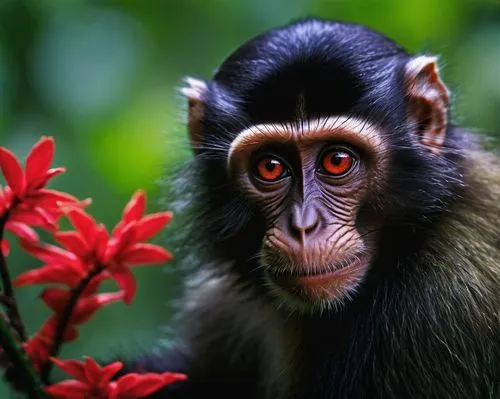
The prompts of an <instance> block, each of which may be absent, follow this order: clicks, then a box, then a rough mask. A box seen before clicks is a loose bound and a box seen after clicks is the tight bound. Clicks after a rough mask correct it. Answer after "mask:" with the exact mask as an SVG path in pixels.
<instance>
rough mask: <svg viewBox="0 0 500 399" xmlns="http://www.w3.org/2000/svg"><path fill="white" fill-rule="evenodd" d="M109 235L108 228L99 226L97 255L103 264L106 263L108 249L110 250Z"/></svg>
mask: <svg viewBox="0 0 500 399" xmlns="http://www.w3.org/2000/svg"><path fill="white" fill-rule="evenodd" d="M108 243H109V234H108V231H107V230H106V226H104V225H103V224H99V225H98V226H97V234H96V242H95V253H96V256H97V259H99V260H100V261H101V262H103V261H104V258H105V255H106V249H107V248H108Z"/></svg>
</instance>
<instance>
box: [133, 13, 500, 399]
mask: <svg viewBox="0 0 500 399" xmlns="http://www.w3.org/2000/svg"><path fill="white" fill-rule="evenodd" d="M411 57H412V56H411V55H409V54H408V53H407V52H406V51H405V50H404V49H403V48H401V47H399V46H398V45H396V44H395V43H393V42H392V41H390V40H389V39H387V38H385V37H383V36H382V35H380V34H379V33H376V32H373V31H371V30H369V29H367V28H365V27H362V26H358V25H351V24H343V23H337V22H328V21H320V20H312V19H310V20H304V21H299V22H297V23H294V24H292V25H289V26H287V27H284V28H280V29H276V30H273V31H270V32H268V33H265V34H263V35H261V36H259V37H257V38H255V39H253V40H251V41H249V42H248V43H246V44H244V45H243V46H242V47H241V48H239V49H238V50H237V51H236V52H235V53H233V54H232V55H231V56H230V57H229V58H228V59H227V60H226V62H224V64H223V65H222V66H221V67H220V69H219V70H218V71H217V72H216V74H215V76H214V78H213V80H211V81H209V82H207V85H208V90H207V92H206V93H205V94H204V97H203V104H204V113H203V120H202V124H203V125H202V126H203V141H202V142H201V145H200V148H198V149H197V150H196V157H195V159H194V161H193V163H192V164H191V167H194V168H195V170H196V174H197V175H198V176H199V179H198V180H197V181H195V182H193V184H195V185H196V189H197V190H198V194H199V195H198V196H197V198H198V201H199V203H198V205H199V208H200V209H202V210H203V214H202V215H196V220H195V222H194V228H193V234H194V236H193V237H197V239H200V240H201V245H202V246H203V247H204V249H205V252H207V253H208V254H207V255H206V257H207V259H206V260H205V261H204V262H203V263H202V264H199V265H196V266H197V270H196V271H194V272H193V273H194V275H195V276H194V277H193V278H192V279H191V280H190V284H189V285H188V286H187V289H186V294H185V297H184V299H183V300H182V302H183V303H184V310H183V311H182V313H181V317H180V320H179V331H178V336H179V342H178V344H177V346H176V347H175V349H171V350H169V351H166V353H162V354H161V355H154V356H153V355H151V356H144V357H143V358H140V359H138V360H136V361H135V362H133V363H130V364H129V366H128V367H129V368H128V370H130V369H133V368H137V369H141V370H154V371H160V370H161V371H165V370H171V371H180V372H185V373H187V374H188V376H189V380H188V381H187V382H182V383H176V384H174V385H173V386H171V387H170V388H168V389H166V390H164V391H162V392H160V393H158V394H156V395H153V396H152V397H154V398H193V399H196V398H207V397H210V396H214V397H219V398H221V397H222V398H226V397H227V398H248V399H256V398H277V399H281V398H301V399H302V398H317V399H326V398H328V399H330V398H332V399H355V398H381V399H382V398H383V399H389V398H425V399H431V398H432V399H434V398H435V399H446V398H450V399H451V398H453V399H456V398H499V397H500V388H499V384H500V320H499V314H498V313H499V308H500V297H499V295H500V294H499V292H500V163H499V160H498V157H496V156H494V155H492V154H488V153H486V152H485V151H483V150H481V148H480V144H479V143H478V140H476V139H475V138H474V137H473V135H471V134H469V133H467V132H464V131H462V130H461V129H459V128H457V127H455V126H453V125H452V124H451V123H450V124H449V125H448V129H447V135H446V140H445V143H444V145H443V147H442V151H441V154H440V155H439V156H435V155H434V154H431V153H429V151H427V150H426V149H425V148H423V147H422V146H419V145H418V140H417V139H416V138H415V134H414V130H415V126H411V125H410V123H409V122H408V120H407V115H406V109H407V96H406V91H405V88H404V81H403V80H404V75H403V70H404V66H405V65H406V63H407V62H408V61H409V60H410V59H411ZM300 95H302V96H303V98H304V99H305V100H302V104H301V106H300V107H298V106H297V103H298V101H299V96H300ZM340 114H344V115H352V116H355V117H358V118H362V119H365V120H368V121H372V122H373V123H376V124H377V125H378V126H381V127H382V129H383V131H384V132H386V133H385V134H386V136H384V137H385V139H386V140H388V141H389V142H390V151H389V154H388V157H389V159H390V165H391V166H390V168H389V176H388V183H387V189H386V192H385V193H384V195H383V196H381V197H380V198H376V199H372V201H371V202H370V203H367V204H365V207H366V208H376V209H377V212H383V214H384V220H385V226H384V228H383V231H382V234H381V236H380V240H379V242H378V245H377V248H378V253H377V258H376V259H375V261H374V262H373V264H372V265H371V267H370V270H369V272H368V276H367V278H366V279H365V281H364V282H363V284H362V286H361V288H360V289H359V292H358V293H357V295H355V296H354V298H353V299H352V300H351V301H348V302H346V303H345V304H344V306H342V307H341V308H340V309H339V310H338V311H335V312H324V313H322V314H317V313H316V314H315V313H311V314H310V315H304V314H303V313H295V312H291V311H290V309H287V308H286V307H280V306H278V305H279V304H278V303H277V302H276V299H275V298H274V297H271V296H270V295H269V294H268V292H267V290H266V288H265V287H264V286H263V285H262V284H261V276H260V273H261V269H260V268H259V267H258V265H257V261H258V259H257V256H256V255H257V253H258V251H259V248H260V245H261V242H260V241H261V238H262V234H263V229H264V226H263V220H262V218H261V217H260V216H259V213H258V211H257V210H256V209H254V208H253V206H252V204H251V203H250V202H249V201H248V200H246V198H244V197H243V196H242V194H241V193H239V192H238V191H237V190H236V189H235V187H234V185H233V184H232V183H231V182H230V181H229V178H228V175H227V171H226V156H227V150H228V147H229V144H230V142H231V140H232V139H234V137H235V136H236V134H237V133H238V132H239V131H241V130H242V129H244V128H246V127H248V126H250V125H255V124H258V123H274V122H276V123H278V122H285V121H288V122H289V123H290V122H291V121H292V122H293V123H298V124H300V123H301V121H302V120H304V119H308V118H315V117H320V116H331V115H340ZM368 213H369V212H368ZM360 217H364V216H363V212H361V214H360Z"/></svg>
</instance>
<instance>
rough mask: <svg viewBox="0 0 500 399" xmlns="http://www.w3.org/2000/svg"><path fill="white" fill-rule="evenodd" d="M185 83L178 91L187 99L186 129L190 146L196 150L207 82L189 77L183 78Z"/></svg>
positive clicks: (201, 130) (200, 137) (201, 132)
mask: <svg viewBox="0 0 500 399" xmlns="http://www.w3.org/2000/svg"><path fill="white" fill-rule="evenodd" d="M185 83H186V86H185V87H183V88H181V90H180V91H181V93H182V94H183V95H184V96H185V97H186V98H187V100H188V130H189V136H190V139H191V146H192V147H193V149H194V150H196V149H197V148H199V145H200V143H201V139H202V138H203V113H204V105H203V104H204V103H203V100H204V98H203V97H204V95H205V93H206V91H207V84H206V83H205V82H204V81H202V80H199V79H195V78H190V77H188V78H186V79H185Z"/></svg>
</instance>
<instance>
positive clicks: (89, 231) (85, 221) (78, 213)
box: [68, 208, 97, 248]
mask: <svg viewBox="0 0 500 399" xmlns="http://www.w3.org/2000/svg"><path fill="white" fill-rule="evenodd" d="M68 218H69V220H70V221H71V224H72V225H73V226H74V227H75V229H76V230H77V231H78V232H79V233H80V236H81V237H82V238H83V239H84V240H85V241H86V242H87V245H88V246H89V247H90V248H93V247H94V244H95V240H96V237H97V223H96V221H95V220H94V218H93V217H92V216H90V215H89V214H87V213H86V212H84V211H83V210H81V209H79V208H72V209H70V210H69V212H68Z"/></svg>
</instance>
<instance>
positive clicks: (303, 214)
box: [289, 204, 320, 240]
mask: <svg viewBox="0 0 500 399" xmlns="http://www.w3.org/2000/svg"><path fill="white" fill-rule="evenodd" d="M319 226H320V215H319V212H318V210H317V208H316V207H315V206H303V205H298V204H296V205H293V207H292V212H291V214H290V220H289V228H290V232H291V233H292V234H293V235H294V236H295V237H296V238H297V239H300V240H303V239H304V238H306V236H310V235H312V234H314V233H315V232H316V231H317V230H318V229H319Z"/></svg>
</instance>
